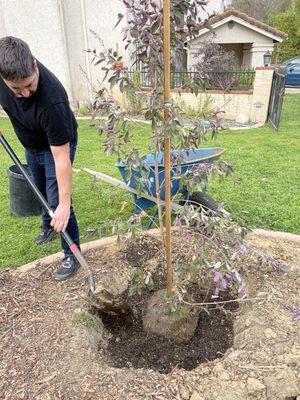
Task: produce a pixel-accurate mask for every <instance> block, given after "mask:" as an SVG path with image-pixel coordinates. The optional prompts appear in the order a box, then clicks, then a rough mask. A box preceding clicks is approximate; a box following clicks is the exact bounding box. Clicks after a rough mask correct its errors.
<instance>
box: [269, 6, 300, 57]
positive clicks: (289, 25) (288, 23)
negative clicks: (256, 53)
mask: <svg viewBox="0 0 300 400" xmlns="http://www.w3.org/2000/svg"><path fill="white" fill-rule="evenodd" d="M297 7H298V11H297ZM299 9H300V0H297V1H295V4H294V7H292V8H291V9H290V10H289V11H288V12H280V13H278V14H275V15H273V16H272V17H271V18H270V19H269V20H268V23H269V24H270V25H271V26H274V27H275V28H277V29H279V30H281V31H284V32H285V33H287V34H288V39H287V40H284V41H283V42H282V43H277V44H276V45H275V48H274V52H273V60H274V62H276V63H279V62H281V61H284V60H287V59H289V58H291V57H294V56H299V55H300V29H299V15H297V12H299V11H300V10H299Z"/></svg>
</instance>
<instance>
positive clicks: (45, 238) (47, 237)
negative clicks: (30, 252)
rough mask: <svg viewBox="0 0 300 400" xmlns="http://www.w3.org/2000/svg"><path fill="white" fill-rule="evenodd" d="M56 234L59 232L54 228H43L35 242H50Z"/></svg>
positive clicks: (38, 243)
mask: <svg viewBox="0 0 300 400" xmlns="http://www.w3.org/2000/svg"><path fill="white" fill-rule="evenodd" d="M56 235H57V232H56V231H55V230H54V229H53V228H48V229H42V231H41V233H40V234H39V235H38V236H37V237H36V238H35V244H37V245H40V244H42V243H49V242H51V240H52V239H54V238H55V236H56Z"/></svg>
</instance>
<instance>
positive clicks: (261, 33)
mask: <svg viewBox="0 0 300 400" xmlns="http://www.w3.org/2000/svg"><path fill="white" fill-rule="evenodd" d="M221 3H222V2H221ZM219 5H220V2H219ZM198 29H199V33H198V36H197V38H195V39H193V40H191V41H190V42H189V44H188V47H187V61H186V67H187V68H190V67H192V66H193V65H195V64H196V63H197V62H198V60H199V52H201V50H200V49H201V47H200V44H201V43H203V41H205V40H208V39H210V38H212V40H213V41H214V42H215V43H218V44H220V45H221V46H222V47H223V48H225V49H226V50H231V51H233V52H234V53H235V55H236V58H237V60H238V61H239V64H240V65H243V66H245V67H246V68H255V67H260V66H263V56H264V54H265V53H266V52H267V51H269V52H270V53H272V51H273V48H274V44H275V43H278V42H282V41H283V40H284V39H286V38H287V34H285V33H284V32H281V31H279V30H278V29H276V28H273V27H271V26H269V25H267V24H265V23H263V22H261V21H258V20H256V19H254V18H251V17H249V16H248V15H247V14H245V13H243V12H241V11H238V10H236V9H235V8H233V7H229V8H228V9H226V10H225V11H223V12H221V13H220V14H217V15H215V16H213V17H212V18H211V19H209V21H208V22H206V23H203V24H200V25H199V27H198Z"/></svg>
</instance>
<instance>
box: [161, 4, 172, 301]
mask: <svg viewBox="0 0 300 400" xmlns="http://www.w3.org/2000/svg"><path fill="white" fill-rule="evenodd" d="M163 60H164V102H165V104H167V103H169V101H170V72H171V69H170V0H164V3H163ZM164 118H165V119H167V118H169V113H168V111H165V112H164ZM170 155H171V141H170V139H169V138H166V139H165V141H164V168H165V194H166V198H165V200H166V217H165V218H166V220H165V225H166V232H165V250H166V260H167V292H168V295H172V294H173V268H172V247H171V179H170Z"/></svg>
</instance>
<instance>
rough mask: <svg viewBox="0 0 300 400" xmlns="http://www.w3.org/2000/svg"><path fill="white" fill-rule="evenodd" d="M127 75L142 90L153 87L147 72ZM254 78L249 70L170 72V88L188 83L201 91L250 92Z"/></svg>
mask: <svg viewBox="0 0 300 400" xmlns="http://www.w3.org/2000/svg"><path fill="white" fill-rule="evenodd" d="M128 74H129V75H130V76H131V77H132V79H133V80H134V81H135V83H136V84H137V86H140V87H144V88H151V87H153V86H154V82H153V77H152V76H151V74H150V73H149V72H148V71H147V70H141V71H140V70H128ZM254 78H255V71H254V70H251V69H239V70H236V71H228V72H224V71H220V72H218V71H214V72H206V73H203V72H199V71H196V70H194V69H190V70H187V71H172V72H171V76H170V80H171V88H173V89H174V88H184V87H188V86H189V84H190V83H193V84H196V85H197V86H199V87H200V88H201V89H203V90H205V89H215V90H250V89H252V88H253V82H254Z"/></svg>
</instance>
